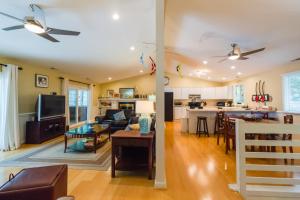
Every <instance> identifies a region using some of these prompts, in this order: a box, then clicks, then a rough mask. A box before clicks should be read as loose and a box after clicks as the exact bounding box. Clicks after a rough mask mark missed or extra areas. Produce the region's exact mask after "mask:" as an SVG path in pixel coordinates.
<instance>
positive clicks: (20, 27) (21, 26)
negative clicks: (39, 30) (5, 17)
mask: <svg viewBox="0 0 300 200" xmlns="http://www.w3.org/2000/svg"><path fill="white" fill-rule="evenodd" d="M22 28H24V25H17V26H10V27H6V28H3V29H2V30H4V31H12V30H17V29H22Z"/></svg>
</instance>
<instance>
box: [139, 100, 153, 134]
mask: <svg viewBox="0 0 300 200" xmlns="http://www.w3.org/2000/svg"><path fill="white" fill-rule="evenodd" d="M135 112H136V113H138V114H141V116H140V118H139V125H140V133H141V134H148V133H149V132H150V128H151V122H152V119H151V117H150V114H152V113H154V106H153V101H136V110H135Z"/></svg>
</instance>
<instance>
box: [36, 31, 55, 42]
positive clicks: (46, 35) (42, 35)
mask: <svg viewBox="0 0 300 200" xmlns="http://www.w3.org/2000/svg"><path fill="white" fill-rule="evenodd" d="M37 35H38V36H41V37H43V38H45V39H47V40H50V41H51V42H59V41H58V40H57V39H55V38H54V37H52V36H50V35H49V34H47V33H41V34H37Z"/></svg>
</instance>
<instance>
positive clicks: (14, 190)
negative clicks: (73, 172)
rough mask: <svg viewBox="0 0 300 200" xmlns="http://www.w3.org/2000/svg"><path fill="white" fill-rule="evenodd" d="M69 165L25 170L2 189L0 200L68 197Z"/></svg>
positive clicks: (12, 177) (44, 199)
mask: <svg viewBox="0 0 300 200" xmlns="http://www.w3.org/2000/svg"><path fill="white" fill-rule="evenodd" d="M67 179H68V167H67V165H55V166H47V167H36V168H28V169H23V170H21V171H20V172H19V173H17V174H16V175H15V176H10V180H9V181H7V182H6V183H5V184H4V185H2V186H1V187H0V200H41V199H42V200H57V199H58V198H60V197H63V196H67Z"/></svg>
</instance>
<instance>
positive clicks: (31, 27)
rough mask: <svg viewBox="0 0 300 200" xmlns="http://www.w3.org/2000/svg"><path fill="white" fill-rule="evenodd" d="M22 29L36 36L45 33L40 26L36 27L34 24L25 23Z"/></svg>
mask: <svg viewBox="0 0 300 200" xmlns="http://www.w3.org/2000/svg"><path fill="white" fill-rule="evenodd" d="M24 27H25V28H26V29H27V30H28V31H31V32H33V33H37V34H41V33H45V32H46V31H45V29H44V28H43V27H42V26H40V25H38V24H36V23H31V22H26V23H25V24H24Z"/></svg>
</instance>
